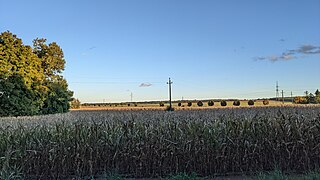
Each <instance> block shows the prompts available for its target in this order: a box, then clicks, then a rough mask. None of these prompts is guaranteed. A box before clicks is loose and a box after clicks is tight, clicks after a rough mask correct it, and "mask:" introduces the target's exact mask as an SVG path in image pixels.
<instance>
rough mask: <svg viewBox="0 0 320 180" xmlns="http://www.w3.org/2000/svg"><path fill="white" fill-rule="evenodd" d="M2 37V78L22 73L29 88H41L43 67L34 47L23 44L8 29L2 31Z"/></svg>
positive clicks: (0, 73)
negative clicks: (34, 51)
mask: <svg viewBox="0 0 320 180" xmlns="http://www.w3.org/2000/svg"><path fill="white" fill-rule="evenodd" d="M0 38H1V40H2V41H1V43H0V79H4V78H8V77H9V76H12V75H13V74H15V76H16V75H20V76H21V77H22V78H23V81H24V83H25V84H26V86H27V88H28V89H31V88H35V89H41V88H42V87H41V85H40V84H41V82H42V81H43V80H44V74H43V69H41V61H40V59H39V58H38V57H37V56H36V55H35V54H33V52H32V48H31V47H30V46H25V45H23V43H22V40H21V39H19V38H17V37H16V35H14V34H12V33H10V32H8V31H7V32H3V33H1V34H0ZM32 86H33V87H32Z"/></svg>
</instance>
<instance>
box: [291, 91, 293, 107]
mask: <svg viewBox="0 0 320 180" xmlns="http://www.w3.org/2000/svg"><path fill="white" fill-rule="evenodd" d="M291 102H292V104H293V96H292V91H291Z"/></svg>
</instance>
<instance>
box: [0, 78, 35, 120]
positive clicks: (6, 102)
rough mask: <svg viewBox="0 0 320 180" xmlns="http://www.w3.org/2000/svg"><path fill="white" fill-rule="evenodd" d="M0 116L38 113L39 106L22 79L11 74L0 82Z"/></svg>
mask: <svg viewBox="0 0 320 180" xmlns="http://www.w3.org/2000/svg"><path fill="white" fill-rule="evenodd" d="M0 92H3V93H2V95H1V97H0V116H19V115H20V116H28V115H35V114H38V113H39V104H37V100H36V96H35V94H34V92H33V91H31V90H30V89H28V88H27V86H26V85H25V82H24V80H23V78H22V77H21V76H20V75H18V74H13V75H11V76H9V77H8V78H6V79H2V80H1V81H0Z"/></svg>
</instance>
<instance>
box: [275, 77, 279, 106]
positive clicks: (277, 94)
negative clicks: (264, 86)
mask: <svg viewBox="0 0 320 180" xmlns="http://www.w3.org/2000/svg"><path fill="white" fill-rule="evenodd" d="M278 100H279V85H278V81H277V83H276V101H278Z"/></svg>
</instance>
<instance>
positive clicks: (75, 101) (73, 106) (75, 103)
mask: <svg viewBox="0 0 320 180" xmlns="http://www.w3.org/2000/svg"><path fill="white" fill-rule="evenodd" d="M70 104H71V109H79V108H80V106H81V103H80V101H79V99H76V98H72V101H71V102H70Z"/></svg>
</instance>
